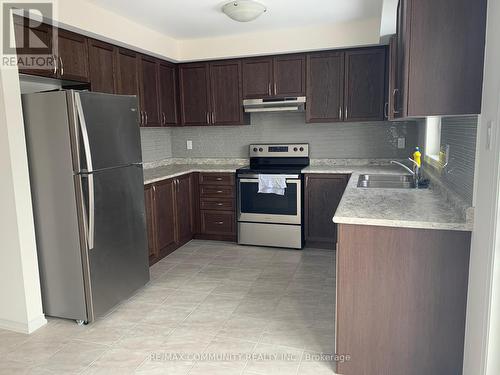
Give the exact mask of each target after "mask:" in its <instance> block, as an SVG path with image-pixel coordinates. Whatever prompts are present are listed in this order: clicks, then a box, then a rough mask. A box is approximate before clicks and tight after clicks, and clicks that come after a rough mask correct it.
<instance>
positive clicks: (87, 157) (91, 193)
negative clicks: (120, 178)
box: [75, 92, 95, 250]
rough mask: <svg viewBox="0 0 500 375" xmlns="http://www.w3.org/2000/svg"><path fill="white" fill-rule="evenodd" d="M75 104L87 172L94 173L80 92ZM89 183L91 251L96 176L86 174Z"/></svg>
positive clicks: (89, 235) (92, 246) (90, 245)
mask: <svg viewBox="0 0 500 375" xmlns="http://www.w3.org/2000/svg"><path fill="white" fill-rule="evenodd" d="M75 104H76V112H77V114H78V120H79V121H78V122H79V123H80V131H81V134H82V140H83V148H84V152H85V160H86V163H87V168H86V169H87V172H92V171H93V166H92V153H91V152H90V141H89V134H88V132H87V123H86V122H85V116H84V114H83V107H82V102H81V100H80V94H79V93H78V92H76V93H75ZM86 177H87V183H88V194H89V197H88V215H89V217H88V231H89V232H88V236H87V241H88V246H89V250H92V249H93V248H94V231H95V220H94V218H95V197H94V176H93V175H92V173H88V174H86Z"/></svg>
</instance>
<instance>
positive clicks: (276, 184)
mask: <svg viewBox="0 0 500 375" xmlns="http://www.w3.org/2000/svg"><path fill="white" fill-rule="evenodd" d="M285 189H286V177H284V176H283V175H279V174H259V193H264V194H277V195H285Z"/></svg>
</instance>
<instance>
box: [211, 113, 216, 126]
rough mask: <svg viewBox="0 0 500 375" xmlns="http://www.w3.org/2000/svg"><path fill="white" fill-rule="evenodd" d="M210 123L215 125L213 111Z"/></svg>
mask: <svg viewBox="0 0 500 375" xmlns="http://www.w3.org/2000/svg"><path fill="white" fill-rule="evenodd" d="M211 120H212V125H215V112H212V113H211Z"/></svg>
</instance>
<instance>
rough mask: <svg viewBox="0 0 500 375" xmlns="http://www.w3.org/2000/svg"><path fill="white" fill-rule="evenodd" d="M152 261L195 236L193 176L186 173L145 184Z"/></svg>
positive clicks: (150, 259) (150, 257)
mask: <svg viewBox="0 0 500 375" xmlns="http://www.w3.org/2000/svg"><path fill="white" fill-rule="evenodd" d="M145 197H146V220H147V227H148V228H147V229H148V241H149V247H148V248H149V261H150V264H153V263H155V262H157V261H158V260H160V259H162V258H163V257H165V256H167V255H168V254H170V253H171V252H173V251H174V250H176V249H177V248H179V247H180V246H182V245H184V244H185V243H186V242H188V241H189V240H191V239H192V238H193V230H192V229H193V205H192V202H193V200H192V178H191V175H190V174H189V175H184V176H180V177H178V178H172V179H168V180H164V181H160V182H157V183H154V184H151V185H148V186H146V187H145Z"/></svg>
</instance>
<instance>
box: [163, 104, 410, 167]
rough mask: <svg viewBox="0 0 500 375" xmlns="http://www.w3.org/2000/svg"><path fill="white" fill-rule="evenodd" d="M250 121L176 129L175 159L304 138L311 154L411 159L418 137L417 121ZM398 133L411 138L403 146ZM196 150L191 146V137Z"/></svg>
mask: <svg viewBox="0 0 500 375" xmlns="http://www.w3.org/2000/svg"><path fill="white" fill-rule="evenodd" d="M251 116H252V117H251V125H247V126H229V127H228V126H206V127H185V128H182V127H179V128H172V138H171V139H172V154H173V156H174V157H176V158H200V157H206V158H246V157H247V156H248V145H249V144H251V143H264V142H305V143H309V144H310V145H311V157H312V158H316V159H318V158H330V159H335V158H365V159H367V158H406V157H408V156H409V154H410V152H411V151H412V149H413V148H414V146H415V144H416V142H417V127H416V124H415V123H414V122H401V123H391V122H371V123H329V124H306V123H305V120H304V114H303V113H255V114H252V115H251ZM398 137H405V138H406V145H405V148H403V149H398V148H397V139H398ZM188 140H191V141H192V142H193V149H192V150H187V149H186V142H187V141H188Z"/></svg>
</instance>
